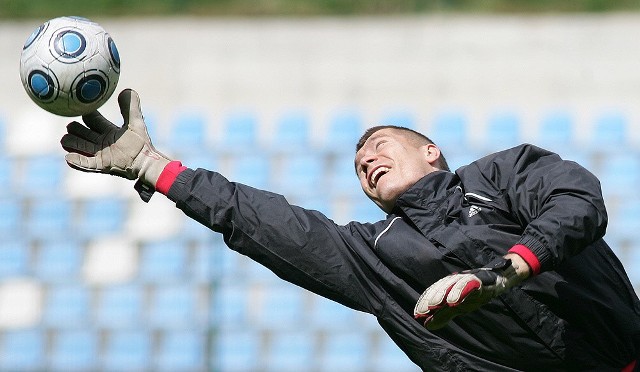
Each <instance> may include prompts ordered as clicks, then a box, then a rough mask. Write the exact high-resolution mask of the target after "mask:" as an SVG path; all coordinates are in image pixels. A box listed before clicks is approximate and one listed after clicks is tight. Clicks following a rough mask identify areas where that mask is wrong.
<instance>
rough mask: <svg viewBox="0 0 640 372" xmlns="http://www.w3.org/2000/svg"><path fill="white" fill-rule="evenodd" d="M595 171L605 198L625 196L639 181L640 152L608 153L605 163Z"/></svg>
mask: <svg viewBox="0 0 640 372" xmlns="http://www.w3.org/2000/svg"><path fill="white" fill-rule="evenodd" d="M595 173H596V175H597V176H598V177H599V178H600V182H601V183H602V192H603V194H604V196H605V200H606V199H607V197H611V198H622V197H625V196H627V195H629V192H630V190H634V189H635V187H636V186H637V185H638V183H639V182H640V154H637V153H633V152H624V153H617V154H609V155H608V156H607V158H606V164H605V165H603V166H602V167H600V169H599V170H598V171H596V172H595Z"/></svg>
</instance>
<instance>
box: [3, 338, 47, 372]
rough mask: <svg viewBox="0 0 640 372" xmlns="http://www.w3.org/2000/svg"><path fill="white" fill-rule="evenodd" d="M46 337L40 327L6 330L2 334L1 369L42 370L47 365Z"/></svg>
mask: <svg viewBox="0 0 640 372" xmlns="http://www.w3.org/2000/svg"><path fill="white" fill-rule="evenodd" d="M45 356H46V337H45V333H44V331H42V330H39V329H25V330H14V331H5V332H3V333H2V335H0V370H2V371H41V370H43V369H44V366H45Z"/></svg>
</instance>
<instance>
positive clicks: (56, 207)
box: [26, 199, 72, 240]
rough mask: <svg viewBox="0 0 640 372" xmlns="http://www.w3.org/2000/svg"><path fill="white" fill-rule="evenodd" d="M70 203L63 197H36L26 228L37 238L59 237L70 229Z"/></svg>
mask: <svg viewBox="0 0 640 372" xmlns="http://www.w3.org/2000/svg"><path fill="white" fill-rule="evenodd" d="M71 212H72V210H71V204H70V203H68V202H67V201H66V200H65V199H37V200H34V202H33V204H32V205H31V208H30V211H29V214H28V217H27V220H26V222H27V229H28V233H29V234H30V236H31V237H34V238H37V239H43V240H46V239H60V238H64V237H67V236H69V232H70V230H71V217H72V214H71Z"/></svg>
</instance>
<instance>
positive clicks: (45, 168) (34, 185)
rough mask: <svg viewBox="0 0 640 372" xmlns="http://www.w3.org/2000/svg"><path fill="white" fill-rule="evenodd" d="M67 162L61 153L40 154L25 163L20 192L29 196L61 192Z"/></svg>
mask: <svg viewBox="0 0 640 372" xmlns="http://www.w3.org/2000/svg"><path fill="white" fill-rule="evenodd" d="M65 170H66V164H65V163H64V161H62V159H61V157H60V156H59V155H40V156H33V157H30V158H27V159H26V160H25V163H24V169H23V178H22V182H21V184H20V192H21V193H22V194H24V195H28V196H50V195H55V194H56V193H58V192H60V190H61V187H62V181H63V177H64V172H65Z"/></svg>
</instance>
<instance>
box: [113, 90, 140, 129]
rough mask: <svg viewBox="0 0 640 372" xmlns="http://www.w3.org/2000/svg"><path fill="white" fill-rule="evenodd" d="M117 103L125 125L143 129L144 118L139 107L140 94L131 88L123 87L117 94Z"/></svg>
mask: <svg viewBox="0 0 640 372" xmlns="http://www.w3.org/2000/svg"><path fill="white" fill-rule="evenodd" d="M118 105H120V113H121V114H122V117H123V118H124V123H125V125H128V126H129V127H130V128H131V129H134V130H138V129H143V130H144V119H143V117H142V109H141V108H140V96H138V93H137V92H136V91H135V90H133V89H125V90H123V91H122V92H121V93H120V95H118Z"/></svg>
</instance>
